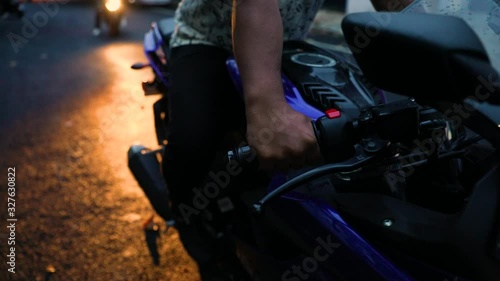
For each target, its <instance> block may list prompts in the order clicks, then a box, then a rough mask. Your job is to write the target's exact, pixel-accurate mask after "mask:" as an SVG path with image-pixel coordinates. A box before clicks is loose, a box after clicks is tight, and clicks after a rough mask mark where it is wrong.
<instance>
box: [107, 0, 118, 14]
mask: <svg viewBox="0 0 500 281" xmlns="http://www.w3.org/2000/svg"><path fill="white" fill-rule="evenodd" d="M104 5H105V6H106V9H107V10H108V11H110V12H114V11H117V10H118V9H120V7H121V6H122V2H121V0H106V3H105V4H104Z"/></svg>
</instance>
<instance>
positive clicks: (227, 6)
mask: <svg viewBox="0 0 500 281" xmlns="http://www.w3.org/2000/svg"><path fill="white" fill-rule="evenodd" d="M232 1H233V0H182V1H181V2H180V3H179V6H178V7H177V10H176V12H175V24H176V25H175V30H174V33H173V34H172V40H171V41H170V44H171V46H172V47H177V46H182V45H190V44H206V45H212V46H218V47H222V48H225V49H227V50H232V39H231V11H232ZM237 1H250V0H237ZM322 4H323V0H280V13H281V18H282V21H283V33H284V34H283V37H284V40H302V39H304V38H305V37H306V35H307V33H308V31H309V28H310V26H311V23H312V21H313V20H314V17H315V16H316V13H317V12H318V10H319V8H320V7H321V5H322Z"/></svg>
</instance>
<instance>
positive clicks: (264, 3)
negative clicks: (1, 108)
mask: <svg viewBox="0 0 500 281" xmlns="http://www.w3.org/2000/svg"><path fill="white" fill-rule="evenodd" d="M282 47H283V26H282V21H281V15H280V12H279V3H278V1H277V0H240V1H237V0H234V3H233V50H234V54H235V57H236V61H237V64H238V68H239V71H240V74H241V78H242V82H243V87H244V92H245V100H246V101H247V102H248V101H262V100H264V101H266V102H267V101H276V100H279V99H282V100H283V99H284V98H283V90H282V85H281V55H282Z"/></svg>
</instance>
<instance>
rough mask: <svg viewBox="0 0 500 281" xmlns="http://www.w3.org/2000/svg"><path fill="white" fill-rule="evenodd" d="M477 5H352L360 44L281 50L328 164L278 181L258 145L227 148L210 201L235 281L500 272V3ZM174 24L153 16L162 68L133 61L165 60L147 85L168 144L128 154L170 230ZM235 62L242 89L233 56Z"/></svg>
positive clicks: (459, 276)
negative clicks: (499, 19) (498, 18)
mask: <svg viewBox="0 0 500 281" xmlns="http://www.w3.org/2000/svg"><path fill="white" fill-rule="evenodd" d="M445 2H446V5H444V4H443V3H445ZM469 2H470V6H465V5H466V4H463V6H461V7H460V9H455V8H456V7H451V6H450V5H449V3H448V1H435V2H433V3H430V2H429V1H418V0H417V1H415V2H414V3H413V4H411V5H410V6H409V7H407V8H406V9H405V10H404V11H403V12H400V13H372V12H367V13H356V14H349V15H347V16H346V17H345V18H344V20H343V22H342V29H343V31H344V37H345V40H346V42H347V44H348V46H349V49H350V50H351V53H344V52H341V51H337V50H328V49H325V48H320V47H318V46H316V45H314V44H311V43H309V42H306V41H291V42H286V43H285V44H284V49H283V61H282V69H283V76H282V80H283V87H284V90H285V95H286V99H287V101H288V103H289V104H290V105H291V106H292V108H294V109H295V110H298V111H300V112H302V113H304V114H305V115H307V116H309V117H310V118H311V122H312V124H313V127H314V130H315V133H316V137H317V140H318V144H319V146H320V151H321V154H322V156H323V158H324V162H325V163H324V164H323V165H320V166H316V167H306V168H302V169H299V170H292V171H289V172H287V173H276V174H273V175H272V176H271V177H268V176H267V175H266V174H263V173H261V172H259V171H258V169H257V168H256V165H255V159H256V157H255V153H254V152H253V151H252V149H251V148H249V147H248V146H244V145H241V143H239V142H233V143H229V145H230V146H232V147H233V148H234V149H230V150H229V151H228V150H226V149H224V148H221V151H220V155H221V157H220V158H218V160H219V162H218V163H215V164H214V165H219V167H225V168H226V170H225V171H226V173H225V176H224V177H220V175H221V174H219V176H216V177H215V178H213V180H215V182H217V183H218V184H219V192H218V193H217V194H215V195H214V194H205V195H206V197H207V198H211V199H210V200H209V201H210V202H209V204H208V206H206V207H205V208H204V209H202V210H198V211H199V212H200V214H199V216H200V217H202V218H203V222H204V227H205V229H206V234H207V235H211V236H212V237H213V239H219V241H223V242H224V243H221V245H222V246H221V247H223V248H224V250H226V252H229V253H230V254H231V255H230V257H231V258H234V259H235V260H237V262H238V264H239V265H241V268H242V271H243V273H240V272H231V274H232V276H233V277H234V276H238V277H234V279H233V280H239V279H238V278H240V279H241V280H290V281H291V280H294V281H298V280H306V279H308V280H317V281H327V280H423V281H432V280H436V281H444V280H453V281H458V280H462V281H467V280H468V281H472V280H492V281H493V280H500V224H499V223H500V167H499V161H500V154H499V148H500V129H499V128H500V125H498V123H496V122H494V121H493V120H494V119H495V116H490V115H488V114H487V113H485V112H484V111H482V110H481V108H482V106H484V105H487V106H498V105H500V85H499V82H498V81H499V74H498V71H497V69H498V67H499V62H500V61H499V58H498V56H494V55H492V52H493V50H495V48H496V47H495V46H499V45H500V44H498V43H499V42H498V40H499V38H498V33H496V32H495V30H496V29H495V26H494V25H492V24H491V22H492V21H491V20H489V19H487V20H484V19H486V18H487V16H485V15H488V13H491V14H494V13H496V12H498V11H499V10H500V8H499V7H498V2H495V1H494V0H471V1H469ZM454 5H462V4H457V3H454ZM452 6H453V5H452ZM471 9H473V10H474V9H483V10H482V11H480V12H478V10H474V11H471ZM478 18H481V19H483V21H478V20H477V19H478ZM471 22H472V23H473V24H470V23H471ZM493 22H494V19H493ZM172 30H173V22H172V20H169V19H166V20H162V21H159V22H156V23H154V24H153V25H152V29H151V30H150V31H149V32H148V33H146V35H145V37H144V47H145V54H146V56H147V57H148V60H149V63H148V64H142V63H137V64H134V65H133V66H132V68H134V69H141V68H144V67H151V68H152V69H153V72H154V75H155V79H154V80H153V81H150V82H144V83H143V88H144V91H145V94H146V95H150V94H157V93H159V94H160V95H161V98H160V99H159V100H158V101H157V102H156V103H155V104H154V117H155V119H154V120H155V126H156V135H157V139H158V144H159V145H160V148H159V149H156V150H152V149H149V148H146V147H144V146H141V145H134V146H131V147H130V149H129V151H128V160H129V162H128V165H129V168H130V170H131V172H132V173H133V175H134V176H135V178H136V180H137V181H138V183H139V185H140V187H141V188H142V190H143V191H144V193H145V195H146V196H147V198H148V199H149V201H150V203H151V205H152V206H153V208H154V209H155V211H156V212H157V213H158V214H159V215H160V216H161V217H162V218H163V219H164V220H165V221H166V222H167V224H168V225H169V226H172V225H173V226H175V219H174V217H173V216H172V212H171V210H170V209H169V207H168V204H165V202H166V201H165V198H167V199H168V197H169V191H168V188H167V186H166V185H165V182H164V179H163V178H162V175H161V172H160V167H161V165H160V163H159V161H160V160H159V157H158V155H161V151H162V149H163V148H162V146H163V145H165V144H166V142H167V139H166V136H167V131H168V112H165V108H168V106H167V105H168V100H167V99H166V92H167V91H168V85H169V84H168V83H169V77H168V54H169V46H168V42H169V38H170V37H169V36H170V34H171V32H172ZM479 31H480V32H481V34H480V35H479ZM479 36H481V37H479ZM493 53H494V52H493ZM490 59H491V61H490ZM226 64H227V67H228V71H229V73H230V75H231V77H232V78H233V82H234V85H235V87H237V88H238V89H240V92H241V88H242V87H241V80H240V77H239V74H238V69H237V65H236V62H235V60H234V58H233V57H228V59H227V63H226ZM495 67H496V69H495ZM496 112H498V110H497V111H496ZM222 147H224V146H222ZM222 156H225V157H222ZM221 165H222V166H221ZM224 165H225V166H224ZM234 171H239V172H238V173H235V172H234ZM226 179H227V180H226ZM203 192H205V193H206V191H204V190H200V192H199V194H204V193H203ZM228 259H229V258H228ZM228 271H230V269H228Z"/></svg>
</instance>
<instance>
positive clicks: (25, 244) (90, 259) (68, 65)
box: [0, 2, 199, 281]
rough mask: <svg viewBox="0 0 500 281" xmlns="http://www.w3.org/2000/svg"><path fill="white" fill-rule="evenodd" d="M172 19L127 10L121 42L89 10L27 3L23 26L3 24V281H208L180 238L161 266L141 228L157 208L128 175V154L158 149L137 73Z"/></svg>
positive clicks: (171, 239) (159, 12)
mask: <svg viewBox="0 0 500 281" xmlns="http://www.w3.org/2000/svg"><path fill="white" fill-rule="evenodd" d="M43 5H45V6H43ZM171 14H172V11H171V10H167V9H164V8H148V9H134V10H130V11H128V16H127V26H126V27H125V28H124V32H123V34H122V36H120V37H118V38H114V39H113V38H109V37H108V36H106V34H105V33H104V34H102V35H101V36H99V37H95V36H93V35H92V33H91V31H92V27H93V20H94V14H93V9H92V6H91V5H89V4H88V3H64V2H51V4H28V5H27V13H26V17H25V19H23V20H22V21H21V20H19V19H17V18H15V17H11V18H8V19H6V20H2V21H0V73H1V75H0V112H1V113H0V134H1V138H0V159H1V161H0V169H1V170H0V171H1V172H0V175H1V176H0V181H1V183H0V186H1V187H2V188H1V189H0V195H1V197H0V280H2V281H3V280H23V281H32V280H46V279H45V278H46V277H47V276H50V280H51V281H55V280H60V281H70V280H77V281H83V280H96V281H98V280H106V281H111V280H133V281H140V280H173V281H194V280H199V277H198V274H197V270H196V267H195V265H194V263H193V262H192V261H191V259H190V258H189V257H188V256H187V254H186V253H185V252H184V250H183V248H182V247H181V245H180V243H179V240H178V237H177V233H176V232H175V231H174V230H169V231H168V232H167V233H166V234H165V233H162V234H161V236H160V240H159V247H160V253H161V259H160V266H154V265H153V263H152V259H151V257H150V255H149V252H148V249H147V246H146V242H145V239H144V232H143V230H142V223H143V222H144V220H145V219H147V218H148V217H149V216H150V215H151V214H152V209H151V208H150V207H149V205H148V202H147V200H146V198H145V197H144V195H143V193H142V191H141V190H140V188H139V187H138V185H137V184H136V182H135V180H134V179H133V177H132V175H131V174H130V172H129V170H128V168H127V157H126V152H127V149H128V147H129V145H130V144H132V143H134V142H141V143H144V144H146V145H148V146H154V145H155V144H156V143H155V139H154V129H153V119H152V110H151V105H152V103H153V102H154V101H155V99H156V98H155V97H147V98H146V97H144V96H143V94H142V89H141V86H140V82H141V81H142V80H145V79H148V78H149V77H150V71H149V70H140V71H134V70H132V69H130V65H131V64H132V63H134V62H137V61H144V59H145V58H144V55H143V50H142V44H141V43H142V37H143V35H144V33H145V32H146V31H147V29H148V28H149V26H150V23H151V22H152V21H154V20H158V19H160V18H162V17H165V16H169V15H171ZM10 167H13V168H14V167H15V195H14V197H11V198H12V199H14V200H15V201H13V200H11V201H10V203H15V209H11V210H8V209H7V208H8V207H13V205H11V206H8V202H7V200H8V199H7V196H8V195H9V194H8V193H7V192H6V191H7V190H6V187H7V183H8V179H7V176H8V168H10ZM11 171H13V170H11ZM10 177H11V178H12V177H13V175H10ZM9 197H10V196H9ZM12 212H13V215H12V216H9V215H10V213H12ZM9 218H15V219H17V221H7V219H9ZM11 223H14V224H15V229H12V228H7V226H9V225H10V224H11ZM9 238H11V240H9ZM12 238H13V239H12ZM9 241H15V245H9V244H8V243H9ZM11 247H13V249H14V251H13V252H14V260H15V273H10V272H8V269H9V268H11V265H9V264H7V262H9V261H11V260H12V258H11V257H7V255H10V256H12V249H11ZM47 268H48V269H49V270H52V269H54V270H55V272H54V273H52V274H50V275H47V273H46V270H47Z"/></svg>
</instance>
